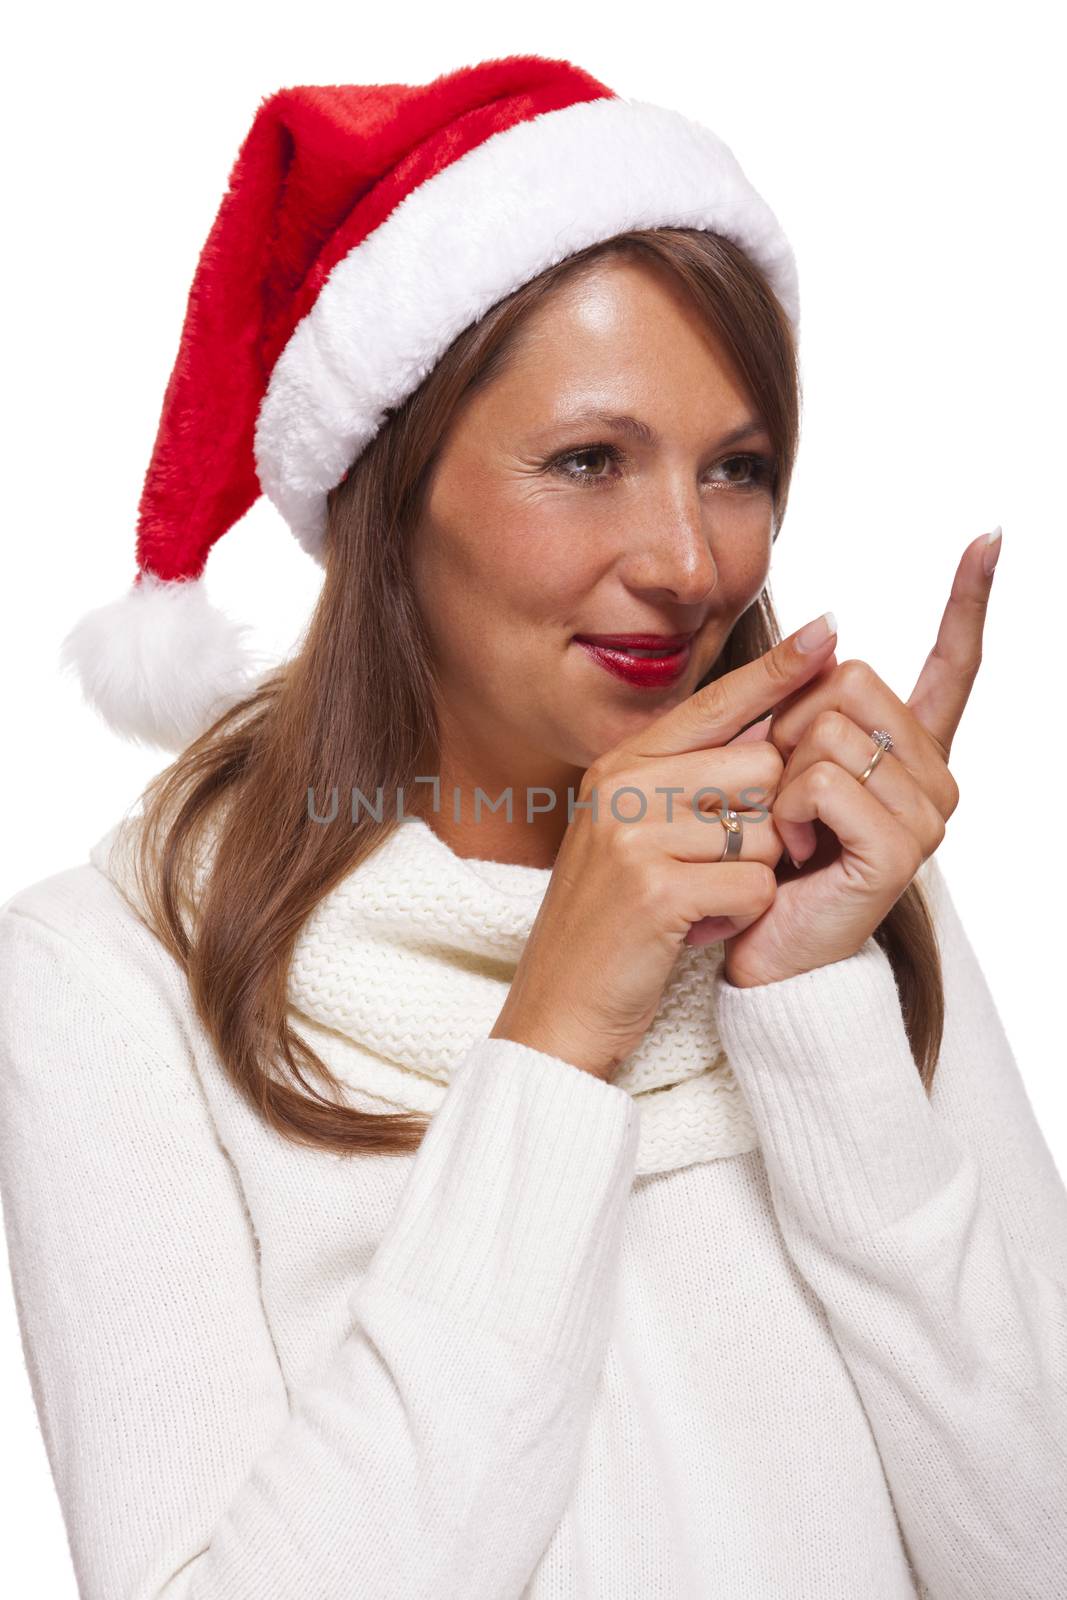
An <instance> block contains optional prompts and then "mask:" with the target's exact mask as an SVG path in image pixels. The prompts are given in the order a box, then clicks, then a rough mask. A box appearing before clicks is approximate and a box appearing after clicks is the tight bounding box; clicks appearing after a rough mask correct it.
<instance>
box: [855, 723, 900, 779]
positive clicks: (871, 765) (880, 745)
mask: <svg viewBox="0 0 1067 1600" xmlns="http://www.w3.org/2000/svg"><path fill="white" fill-rule="evenodd" d="M871 738H872V739H873V740H874V743H875V747H876V748H875V752H874V755H873V756H872V757H871V759H870V761H868V763H867V767H866V770H865V771H863V772H861V773H860V776H859V780H858V781H859V782H860V783H866V782H867V779H868V778H869V777H870V775H871V773H872V772H873V771H874V769H875V767H876V766H877V765H878V763H879V761H881V759H882V757H883V756H884V755H885V753H886V751H887V750H892V748H893V740H892V738H891V736H890V735H889V734H888V733H886V731H885V729H884V728H872V729H871Z"/></svg>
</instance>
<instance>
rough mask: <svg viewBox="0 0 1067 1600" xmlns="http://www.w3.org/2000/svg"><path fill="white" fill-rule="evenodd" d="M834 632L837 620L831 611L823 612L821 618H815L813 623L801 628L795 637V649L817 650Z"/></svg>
mask: <svg viewBox="0 0 1067 1600" xmlns="http://www.w3.org/2000/svg"><path fill="white" fill-rule="evenodd" d="M836 632H837V618H836V617H835V616H834V614H833V612H832V611H824V612H823V614H822V616H821V617H816V618H815V621H814V622H809V623H808V625H807V627H804V628H801V630H800V632H799V633H798V634H797V637H796V647H797V649H798V650H817V649H818V648H819V646H820V645H821V644H825V643H826V641H827V639H830V638H832V637H833V635H834V634H835V633H836Z"/></svg>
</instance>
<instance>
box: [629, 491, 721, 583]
mask: <svg viewBox="0 0 1067 1600" xmlns="http://www.w3.org/2000/svg"><path fill="white" fill-rule="evenodd" d="M709 515H710V513H709V511H708V508H707V507H706V506H704V505H702V504H701V501H700V498H699V495H697V494H691V493H688V492H686V491H685V490H683V491H681V492H680V494H679V495H677V496H675V497H673V498H672V499H671V500H670V503H669V504H667V505H664V504H663V503H662V501H660V502H659V503H658V504H657V505H656V506H655V507H654V508H650V514H649V515H648V516H647V518H646V517H644V516H642V517H641V518H640V521H639V523H638V524H637V525H636V526H635V527H634V528H633V529H632V530H631V532H630V536H629V539H628V543H627V547H626V550H625V552H624V555H623V558H622V561H621V563H620V576H621V577H622V579H623V581H624V582H625V584H626V586H627V588H629V589H632V590H633V591H634V592H635V593H643V594H647V595H648V596H649V598H651V599H660V600H662V599H664V598H667V599H669V600H671V601H672V602H673V603H674V604H675V605H679V606H698V605H700V604H702V603H703V602H704V601H706V600H707V598H708V596H709V595H710V594H711V592H712V590H713V589H714V588H715V585H716V583H717V582H718V576H719V571H718V566H717V564H716V561H715V557H714V556H713V555H712V551H711V529H710V523H709Z"/></svg>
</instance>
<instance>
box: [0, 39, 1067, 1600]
mask: <svg viewBox="0 0 1067 1600" xmlns="http://www.w3.org/2000/svg"><path fill="white" fill-rule="evenodd" d="M796 327H797V306H796V299H795V280H794V276H793V265H792V256H791V252H790V251H789V247H788V244H787V242H786V241H785V240H784V238H783V237H782V235H781V232H780V230H779V228H778V225H777V223H776V222H775V220H774V218H773V216H772V215H771V213H770V212H769V211H768V210H767V208H766V206H765V204H764V202H763V201H762V200H761V199H760V197H759V196H758V195H756V194H755V192H754V191H753V190H752V188H751V186H750V185H748V183H747V180H745V178H744V176H743V174H741V172H740V169H739V168H738V167H737V165H736V162H735V161H734V160H733V158H732V156H730V154H729V152H728V151H727V150H726V149H725V147H724V146H722V145H721V143H720V142H719V141H718V140H717V139H716V137H715V136H714V135H713V134H711V133H709V132H708V130H705V129H699V128H697V127H695V126H694V125H693V124H691V123H689V122H687V121H686V120H685V119H683V118H681V117H678V116H677V115H676V114H675V113H671V112H667V111H664V110H662V109H660V108H656V107H650V106H644V105H642V104H640V103H635V102H629V101H625V100H622V99H621V98H619V97H617V96H614V95H613V94H612V93H611V91H609V90H608V89H607V88H606V87H605V86H604V85H602V84H599V83H598V82H597V81H596V80H595V79H592V78H591V77H590V76H589V75H588V74H586V73H584V72H582V71H581V70H580V69H579V68H577V67H575V66H573V65H572V64H570V63H567V62H558V61H545V60H543V59H541V58H538V57H513V58H507V59H505V60H500V61H491V62H485V63H481V64H479V65H476V66H474V67H470V68H465V69H462V70H461V71H458V72H456V73H453V74H449V75H447V76H446V77H444V78H441V79H438V80H436V81H435V82H434V83H433V84H430V85H426V86H419V87H415V88H407V87H398V86H396V85H387V86H376V87H371V88H368V87H360V88H356V87H351V86H349V87H341V88H331V89H327V88H301V89H292V90H287V91H282V92H281V93H280V94H279V95H277V96H274V97H271V98H270V99H268V100H267V101H265V102H264V103H263V104H262V105H261V107H260V108H259V111H258V112H257V116H256V120H255V122H254V124H253V128H252V130H251V132H250V134H249V136H248V139H247V140H246V142H245V144H244V145H243V146H242V151H241V154H240V156H239V158H238V162H237V164H236V165H235V168H234V172H233V175H232V176H231V184H230V190H229V192H228V194H227V196H226V198H225V199H224V201H223V204H222V207H221V208H220V212H219V217H218V219H217V221H216V224H215V227H214V229H213V231H212V235H211V237H210V238H209V240H208V243H207V245H206V246H205V250H204V253H203V255H202V257H201V262H200V265H199V267H198V271H197V277H196V280H195V281H194V285H193V291H192V293H191V296H190V304H189V310H188V314H187V318H186V324H185V328H184V330H183V336H182V346H181V349H180V351H179V357H178V360H177V362H176V364H175V371H174V374H173V375H172V378H171V382H170V385H169V386H168V391H167V397H166V400H165V403H164V409H163V414H162V417H161V421H160V431H159V437H158V439H157V443H156V449H155V453H154V455H153V461H152V464H151V466H150V468H149V473H148V477H147V479H146V484H145V493H144V498H143V500H142V506H141V520H140V525H139V531H138V558H139V572H138V580H137V583H136V585H135V588H134V590H133V591H132V592H131V594H130V596H128V597H127V598H126V599H125V600H123V601H121V602H119V603H118V604H117V605H116V606H115V607H111V608H106V609H105V610H104V611H102V612H100V613H96V614H93V615H92V616H90V617H89V618H87V619H85V620H84V621H83V622H82V623H81V624H80V625H79V627H78V628H77V629H75V630H74V632H73V633H72V635H71V637H70V640H69V642H68V651H67V658H68V659H69V660H70V661H71V662H72V663H74V664H75V665H76V666H77V667H78V669H79V670H80V672H81V675H82V679H83V682H84V684H85V686H86V691H87V693H88V694H89V695H90V697H91V698H93V699H94V701H95V703H96V704H97V705H98V706H100V707H101V708H102V709H103V710H104V711H105V713H106V714H107V715H108V717H109V719H110V720H111V722H112V723H113V724H114V725H115V726H116V727H117V728H119V729H121V730H122V731H124V732H126V733H128V734H131V735H133V736H136V737H152V738H155V739H157V740H159V741H161V742H162V741H165V740H169V741H170V743H171V744H172V745H175V746H177V747H178V749H179V750H180V752H181V753H180V754H179V756H178V759H177V760H176V761H175V762H174V763H173V764H172V765H171V766H170V767H168V768H167V769H165V771H164V772H163V773H161V774H160V776H159V777H158V778H157V779H156V780H155V781H154V783H153V784H152V785H151V786H150V788H149V790H148V792H147V794H146V797H145V806H144V810H143V815H141V816H138V817H131V818H127V819H125V821H124V822H123V824H120V826H118V827H117V828H116V829H113V830H111V832H110V833H109V834H108V835H107V836H105V838H104V839H103V840H101V841H100V842H99V844H98V845H97V846H96V847H95V848H94V850H93V852H92V856H91V863H90V864H87V865H84V866H80V867H76V868H73V869H71V870H69V871H66V872H61V873H59V874H57V875H56V876H54V877H52V878H49V879H47V880H45V881H44V882H43V883H40V884H37V885H34V886H32V887H30V888H28V889H25V890H23V891H21V892H20V893H19V894H17V895H16V896H14V898H13V899H12V900H11V901H9V902H8V904H7V906H6V907H5V908H4V911H3V915H2V916H0V952H2V956H0V959H2V962H3V972H4V977H5V994H6V998H5V1004H4V1013H3V1034H2V1039H3V1073H2V1075H0V1082H2V1085H3V1095H4V1103H3V1113H4V1117H3V1127H4V1138H3V1144H2V1147H0V1148H2V1152H3V1159H2V1164H0V1177H2V1182H3V1199H4V1207H5V1214H6V1217H7V1220H8V1230H9V1239H10V1253H11V1261H12V1271H13V1276H14V1281H15V1288H16V1293H17V1297H18V1305H19V1314H20V1320H21V1327H22V1333H23V1340H24V1347H25V1351H26V1356H27V1364H28V1367H29V1371H30V1376H31V1380H32V1382H33V1386H34V1395H35V1399H36V1402H37V1406H38V1411H39V1415H40V1418H41V1424H42V1429H43V1432H44V1436H45V1440H46V1444H47V1447H48V1452H49V1458H50V1461H51V1464H52V1469H53V1472H54V1475H55V1480H56V1485H57V1490H58V1493H59V1497H60V1500H61V1503H62V1506H63V1512H64V1516H65V1519H66V1524H67V1527H68V1530H69V1534H70V1540H71V1547H72V1553H73V1559H74V1563H75V1568H76V1571H77V1574H78V1579H79V1583H80V1586H81V1589H82V1592H83V1593H84V1594H86V1595H88V1596H91V1597H94V1596H101V1597H102V1596H108V1597H109V1600H111V1597H114V1596H116V1595H119V1594H121V1595H126V1596H145V1597H147V1596H149V1595H152V1596H157V1595H158V1596H163V1595H166V1596H174V1597H177V1596H178V1595H183V1596H197V1597H208V1596H212V1597H214V1596H220V1597H221V1596H223V1595H225V1596H227V1597H237V1596H241V1597H245V1596H247V1597H250V1600H251V1597H255V1600H268V1597H282V1596H284V1597H287V1600H288V1597H292V1596H296V1595H304V1594H315V1595H319V1596H323V1597H327V1596H329V1597H331V1600H333V1597H337V1600H341V1597H344V1600H349V1597H351V1596H353V1595H360V1596H363V1595H366V1596H374V1597H383V1596H403V1597H405V1600H411V1597H414V1596H434V1597H435V1600H439V1597H441V1596H445V1595H450V1596H457V1597H459V1596H462V1597H464V1600H467V1597H470V1600H475V1597H476V1600H484V1597H489V1596H518V1595H529V1596H539V1597H548V1596H556V1597H561V1596H568V1597H573V1600H579V1597H580V1600H591V1597H594V1596H607V1595H611V1596H613V1597H617V1596H620V1595H626V1596H646V1595H650V1594H657V1595H664V1596H666V1595H670V1596H677V1597H683V1596H684V1597H690V1596H697V1595H705V1594H712V1593H716V1594H729V1595H744V1596H746V1597H747V1596H761V1597H762V1596H766V1597H771V1596H774V1597H776V1600H777V1597H782V1596H787V1595H788V1596H797V1597H801V1596H803V1597H804V1600H813V1597H817V1596H819V1597H831V1596H833V1597H835V1600H839V1597H844V1596H849V1597H852V1596H857V1595H863V1596H865V1597H869V1596H878V1597H883V1596H884V1597H889V1596H905V1595H908V1596H910V1595H914V1594H917V1593H918V1594H921V1593H929V1594H932V1595H935V1596H939V1597H940V1596H957V1595H968V1596H983V1597H993V1596H997V1597H1001V1596H1007V1595H1012V1596H1021V1595H1027V1596H1048V1597H1051V1596H1053V1595H1054V1594H1058V1593H1062V1591H1063V1580H1064V1576H1065V1573H1067V1536H1065V1534H1064V1531H1063V1526H1064V1525H1063V1520H1062V1517H1061V1516H1059V1515H1057V1514H1056V1513H1058V1512H1060V1511H1061V1510H1062V1504H1063V1498H1064V1491H1065V1489H1067V1462H1065V1457H1064V1437H1065V1428H1064V1424H1065V1422H1067V1395H1065V1386H1064V1381H1063V1380H1064V1367H1065V1350H1064V1340H1063V1327H1064V1313H1065V1309H1067V1245H1065V1240H1067V1226H1065V1224H1067V1194H1065V1192H1064V1189H1063V1186H1062V1184H1061V1182H1060V1180H1059V1178H1058V1176H1057V1173H1056V1170H1055V1167H1054V1165H1053V1163H1052V1160H1051V1157H1050V1155H1049V1152H1048V1150H1047V1147H1046V1145H1045V1143H1044V1140H1043V1138H1042V1135H1041V1131H1040V1129H1039V1128H1038V1126H1037V1124H1036V1122H1035V1120H1034V1117H1033V1114H1032V1111H1031V1108H1030V1106H1029V1103H1028V1101H1027V1098H1026V1095H1025V1092H1024V1089H1023V1085H1022V1083H1021V1080H1020V1077H1019V1074H1018V1071H1017V1068H1016V1066H1015V1063H1014V1061H1013V1059H1012V1055H1011V1052H1010V1049H1009V1046H1008V1043H1007V1041H1006V1039H1005V1036H1004V1032H1003V1029H1002V1027H1001V1024H1000V1021H999V1018H998V1016H997V1013H996V1010H995V1007H994V1004H993V1001H992V998H991V996H990V993H989V989H988V987H987V985H986V983H985V980H984V977H983V975H982V973H981V971H980V969H979V968H978V966H977V963H976V961H975V958H974V955H973V952H972V950H971V948H970V945H969V943H968V941H967V938H966V936H965V934H964V931H963V929H962V928H961V926H960V923H959V920H958V917H957V915H956V912H955V909H954V907H953V904H952V901H951V898H950V896H949V894H948V890H947V887H946V885H945V882H944V879H943V877H942V876H941V874H940V872H939V870H938V868H937V865H936V861H935V853H936V850H937V848H938V846H939V844H940V842H941V839H942V837H943V835H944V831H945V824H946V822H947V820H948V818H949V816H950V815H951V813H952V811H953V810H954V808H955V805H956V803H957V799H958V792H957V788H956V785H955V782H954V780H953V778H952V776H951V773H950V772H949V768H948V759H949V755H950V750H951V745H952V740H953V736H954V734H955V731H956V727H957V726H958V724H959V721H960V718H961V716H962V713H963V711H964V708H965V705H966V701H967V697H968V693H969V690H970V687H971V684H972V682H973V679H974V676H975V672H976V670H977V666H978V662H979V659H980V653H981V619H982V615H983V613H984V610H985V606H986V602H987V599H988V595H989V589H990V583H991V579H992V564H993V561H994V560H995V555H996V550H997V548H998V545H997V542H996V541H995V540H994V541H992V542H991V541H989V540H986V539H984V538H979V539H976V540H975V541H974V542H973V543H972V544H970V545H969V546H968V548H967V550H966V551H965V552H964V553H963V557H962V559H961V562H960V565H959V570H958V572H957V575H956V579H955V582H954V585H953V592H952V596H951V598H950V600H949V604H948V606H947V608H946V611H945V616H944V621H943V624H942V627H941V631H940V634H939V637H938V641H937V647H936V649H935V651H933V652H932V653H931V656H930V658H929V660H928V662H927V665H926V667H925V668H924V671H923V673H922V675H921V677H920V679H919V682H918V684H917V685H916V687H915V689H914V691H913V693H912V694H911V696H910V697H909V698H908V700H907V701H906V702H905V701H903V700H901V699H899V698H898V697H897V695H896V694H895V693H894V692H893V691H892V690H891V689H890V688H889V687H888V685H886V684H885V683H883V682H882V681H881V679H879V678H878V676H877V675H876V674H875V673H874V672H873V671H872V670H871V669H870V667H869V666H868V665H867V664H866V663H864V662H862V661H859V660H851V661H846V662H838V661H837V659H836V655H835V651H834V645H835V639H836V634H835V632H834V630H833V618H832V616H830V615H829V614H827V616H826V617H823V618H818V619H815V622H814V623H813V624H811V625H809V626H806V627H805V628H803V629H797V630H795V631H794V632H793V633H791V634H789V635H788V636H787V637H786V638H784V639H782V638H781V636H780V632H779V630H778V627H777V623H776V620H775V618H774V614H773V611H772V609H771V605H770V601H769V598H768V595H767V591H766V587H765V586H766V583H767V579H768V575H769V567H770V560H771V553H772V547H773V544H774V541H775V538H776V537H777V533H778V531H779V528H780V526H781V522H782V517H783V513H784V509H785V503H786V496H787V491H788V484H789V477H790V471H791V467H792V462H793V457H794V454H795V449H796V440H797V418H798V381H797V371H796V361H795V355H796V350H795V334H796ZM592 413H596V417H595V420H592V416H591V414H592ZM624 418H629V419H630V420H629V421H625V420H623V419H624ZM260 487H262V488H263V489H264V490H265V491H266V492H267V493H268V494H269V495H270V497H271V498H272V500H273V501H274V502H275V504H277V505H278V507H279V509H281V510H282V512H283V514H284V515H285V516H286V519H287V520H288V522H289V524H290V526H291V527H292V529H293V531H294V532H295V533H296V534H297V536H298V537H299V538H300V539H301V541H302V543H303V544H304V545H305V547H306V548H307V549H308V550H309V552H310V553H312V554H313V555H314V556H315V557H316V559H318V560H319V561H320V562H321V563H322V564H323V566H324V582H323V589H322V595H321V598H320V601H319V604H318V606H317V609H316V612H315V615H314V617H313V619H312V621H311V624H310V627H309V630H308V633H307V636H306V638H305V639H304V640H303V641H302V645H301V648H300V649H299V651H298V652H297V654H296V655H295V657H294V659H293V660H292V661H291V662H289V663H287V664H285V665H284V666H283V667H282V668H281V669H279V670H278V671H276V672H273V673H268V674H266V675H264V676H263V677H262V678H261V679H260V680H259V681H258V682H257V681H255V680H254V679H251V680H250V679H249V678H248V677H247V676H246V675H245V674H247V671H248V664H247V663H246V664H245V665H244V666H242V663H241V660H240V655H239V652H238V651H236V650H235V647H236V646H238V645H239V638H238V637H237V636H236V634H235V632H234V631H233V630H232V629H230V628H229V627H228V625H227V624H226V622H225V620H224V619H221V618H219V617H218V616H216V615H215V614H213V613H212V612H211V611H210V609H209V608H208V607H207V604H206V601H205V599H204V595H203V590H202V584H201V573H202V569H203V565H204V561H205V559H206V554H207V551H208V549H209V548H210V546H211V545H212V544H213V543H214V542H215V540H217V538H218V537H220V536H221V534H222V533H223V532H224V531H225V530H226V528H228V527H229V526H230V525H232V523H233V522H234V521H235V520H236V519H237V518H238V517H239V516H240V515H241V514H242V513H243V511H244V510H245V509H246V508H247V505H248V504H250V503H251V501H252V500H253V499H254V498H255V496H256V494H258V492H259V488H260ZM618 635H626V636H630V637H629V642H628V644H624V645H623V646H622V647H621V648H620V647H619V639H618V638H617V637H615V636H618ZM632 636H638V637H644V638H645V641H646V642H645V646H644V647H642V646H640V645H638V644H636V643H635V639H634V637H632ZM647 636H655V638H656V639H658V640H659V641H660V642H661V644H663V642H664V641H666V643H665V644H664V646H663V648H662V649H660V650H659V651H658V652H657V656H658V659H657V660H655V661H653V660H651V659H650V658H648V657H647V656H646V657H644V658H643V659H642V658H641V657H639V656H638V657H635V656H634V655H633V654H632V651H633V650H634V649H638V650H640V649H642V648H644V649H651V648H652V646H650V645H649V644H648V641H647ZM679 638H681V643H680V644H679V643H677V642H675V641H677V640H678V639H679ZM768 714H769V715H768ZM479 795H480V796H481V798H480V799H479ZM509 795H510V809H509V800H508V796H509Z"/></svg>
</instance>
